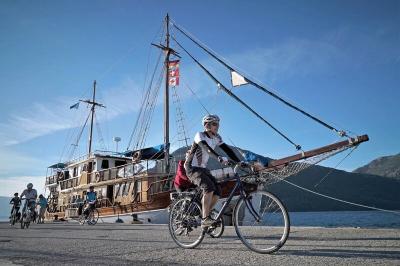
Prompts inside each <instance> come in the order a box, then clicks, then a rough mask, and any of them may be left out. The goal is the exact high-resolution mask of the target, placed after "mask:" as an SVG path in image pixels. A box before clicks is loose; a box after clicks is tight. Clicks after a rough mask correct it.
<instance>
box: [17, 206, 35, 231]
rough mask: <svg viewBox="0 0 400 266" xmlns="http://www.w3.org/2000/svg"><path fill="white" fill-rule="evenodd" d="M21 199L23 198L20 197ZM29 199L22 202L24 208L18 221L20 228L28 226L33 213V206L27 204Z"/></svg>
mask: <svg viewBox="0 0 400 266" xmlns="http://www.w3.org/2000/svg"><path fill="white" fill-rule="evenodd" d="M21 200H23V199H21ZM29 205H30V204H29V201H28V200H27V199H25V203H24V208H23V211H22V213H21V219H20V223H21V229H24V228H27V229H28V228H29V225H30V223H31V222H32V221H33V218H34V217H32V216H33V215H34V210H32V209H34V207H30V206H29Z"/></svg>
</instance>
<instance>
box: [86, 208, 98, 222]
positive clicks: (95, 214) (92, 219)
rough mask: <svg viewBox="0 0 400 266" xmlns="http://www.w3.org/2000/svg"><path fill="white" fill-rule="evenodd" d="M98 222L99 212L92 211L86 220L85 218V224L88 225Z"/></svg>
mask: <svg viewBox="0 0 400 266" xmlns="http://www.w3.org/2000/svg"><path fill="white" fill-rule="evenodd" d="M98 220H99V211H98V210H97V209H93V210H91V211H90V212H89V215H88V218H87V224H88V225H95V224H97V221H98Z"/></svg>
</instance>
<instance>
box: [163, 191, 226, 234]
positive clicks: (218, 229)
mask: <svg viewBox="0 0 400 266" xmlns="http://www.w3.org/2000/svg"><path fill="white" fill-rule="evenodd" d="M202 197H203V191H202V190H201V189H199V188H194V189H189V190H188V191H183V192H173V193H171V194H170V198H171V201H172V203H171V204H170V206H169V212H170V215H171V213H172V212H171V209H172V207H173V206H174V205H175V204H176V203H178V202H179V203H178V205H177V206H180V207H181V208H182V209H185V208H186V207H187V206H190V205H191V204H192V203H193V205H192V207H191V208H195V209H193V213H194V214H195V216H196V217H197V216H199V217H200V216H201V213H202V209H201V198H202ZM217 214H218V212H217V211H216V210H215V209H213V210H211V213H210V216H211V218H213V219H215V220H216V223H215V224H214V225H213V226H211V227H209V228H208V229H207V230H206V231H205V233H207V234H208V235H209V236H210V237H212V238H219V237H221V236H222V234H223V232H224V229H225V224H224V219H223V217H222V216H221V217H219V218H218V219H217ZM170 219H171V218H170ZM178 227H179V228H178V230H179V231H180V232H179V235H181V234H183V232H184V231H185V227H184V226H183V224H179V225H178ZM170 230H173V229H171V228H170Z"/></svg>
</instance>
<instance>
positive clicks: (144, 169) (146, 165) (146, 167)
mask: <svg viewBox="0 0 400 266" xmlns="http://www.w3.org/2000/svg"><path fill="white" fill-rule="evenodd" d="M157 162H158V164H157ZM171 162H172V163H171V167H170V173H175V172H176V164H175V163H174V161H173V160H171ZM163 167H164V160H157V161H155V160H146V161H141V162H139V163H128V164H125V165H122V166H117V167H112V168H108V169H104V170H100V171H96V172H92V173H89V174H88V181H89V183H99V182H103V181H109V180H115V179H119V178H130V177H133V176H136V175H145V174H164V173H162V170H161V169H163Z"/></svg>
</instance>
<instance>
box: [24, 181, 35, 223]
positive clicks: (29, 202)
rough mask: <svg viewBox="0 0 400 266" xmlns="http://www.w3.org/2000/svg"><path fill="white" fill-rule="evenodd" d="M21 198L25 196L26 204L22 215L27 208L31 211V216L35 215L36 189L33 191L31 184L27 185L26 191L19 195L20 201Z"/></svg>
mask: <svg viewBox="0 0 400 266" xmlns="http://www.w3.org/2000/svg"><path fill="white" fill-rule="evenodd" d="M23 196H25V200H26V203H25V205H24V208H23V209H22V213H25V210H26V207H28V208H30V209H31V211H32V214H33V215H35V207H36V198H37V191H36V189H33V184H32V183H29V184H28V185H26V189H25V190H24V191H23V192H22V194H21V199H22V197H23ZM33 218H34V217H33ZM21 219H22V216H21Z"/></svg>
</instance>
